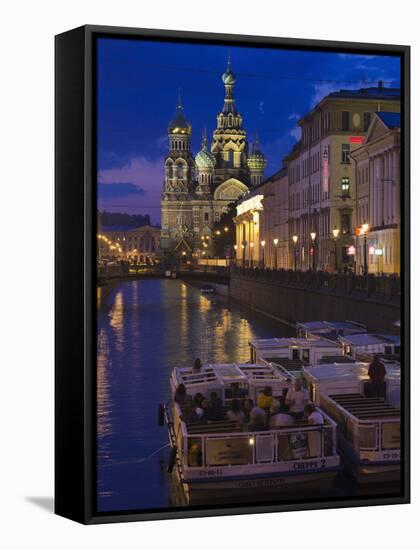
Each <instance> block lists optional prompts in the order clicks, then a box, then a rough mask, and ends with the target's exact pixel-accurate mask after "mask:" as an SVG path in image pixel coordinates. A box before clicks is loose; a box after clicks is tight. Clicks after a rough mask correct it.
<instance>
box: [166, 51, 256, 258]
mask: <svg viewBox="0 0 420 550" xmlns="http://www.w3.org/2000/svg"><path fill="white" fill-rule="evenodd" d="M222 82H223V84H224V87H225V98H224V103H223V108H222V110H221V111H220V112H219V113H218V115H217V127H216V129H215V130H214V132H213V138H212V140H211V143H210V144H209V145H208V143H207V138H206V135H205V133H204V134H203V139H202V148H201V150H200V151H199V152H198V153H197V155H196V156H195V157H194V155H193V153H192V151H191V143H190V141H191V135H192V127H191V125H190V123H189V121H188V120H187V118H186V116H185V114H184V109H183V105H182V102H181V98H179V100H178V105H177V112H176V115H175V117H174V119H173V120H172V121H171V122H170V124H169V127H168V139H169V152H168V154H167V156H166V159H165V180H164V184H163V190H162V195H161V213H162V231H161V249H162V252H163V257H164V260H166V261H192V260H198V259H199V258H201V259H203V258H209V257H212V256H213V245H212V240H213V235H212V229H213V226H214V224H215V223H217V222H218V221H219V220H220V217H221V215H222V214H223V213H225V212H227V211H228V207H229V204H231V203H232V202H236V201H237V200H238V199H239V198H240V197H242V196H244V195H246V194H247V193H248V192H249V190H250V189H252V187H253V186H255V185H257V184H258V183H260V182H261V180H262V178H263V174H264V169H265V166H266V161H265V157H264V155H263V154H262V153H261V151H260V150H259V146H258V143H257V144H256V145H255V146H254V149H253V151H252V153H251V154H249V152H248V142H247V134H246V131H245V129H244V127H243V120H242V115H241V114H240V112H239V111H238V109H237V107H236V101H235V97H234V88H235V85H236V77H235V75H234V73H233V71H232V67H231V62H230V59H229V61H228V65H227V68H226V71H225V72H224V73H223V75H222Z"/></svg>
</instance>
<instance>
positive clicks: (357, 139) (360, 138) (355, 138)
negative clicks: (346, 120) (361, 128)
mask: <svg viewBox="0 0 420 550" xmlns="http://www.w3.org/2000/svg"><path fill="white" fill-rule="evenodd" d="M349 141H350V143H360V145H362V144H363V143H364V141H365V138H364V137H363V136H350V137H349Z"/></svg>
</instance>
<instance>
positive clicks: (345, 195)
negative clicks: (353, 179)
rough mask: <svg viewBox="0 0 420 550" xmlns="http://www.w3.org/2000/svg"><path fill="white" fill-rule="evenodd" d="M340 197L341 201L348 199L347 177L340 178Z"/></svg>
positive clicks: (348, 181) (348, 185)
mask: <svg viewBox="0 0 420 550" xmlns="http://www.w3.org/2000/svg"><path fill="white" fill-rule="evenodd" d="M341 196H342V198H343V199H346V198H349V197H350V178H349V177H348V176H343V177H342V178H341Z"/></svg>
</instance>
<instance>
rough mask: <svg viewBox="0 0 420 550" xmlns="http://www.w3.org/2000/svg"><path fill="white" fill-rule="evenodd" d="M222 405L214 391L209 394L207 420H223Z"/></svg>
mask: <svg viewBox="0 0 420 550" xmlns="http://www.w3.org/2000/svg"><path fill="white" fill-rule="evenodd" d="M223 418H224V414H223V403H222V400H221V399H220V397H219V396H218V395H217V393H216V392H215V391H212V392H211V394H210V401H209V406H208V411H207V419H208V420H212V421H214V422H215V421H217V420H223Z"/></svg>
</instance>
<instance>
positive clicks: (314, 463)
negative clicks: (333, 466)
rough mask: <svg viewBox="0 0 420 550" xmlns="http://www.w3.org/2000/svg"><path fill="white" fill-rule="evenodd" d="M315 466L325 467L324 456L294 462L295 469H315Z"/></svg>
mask: <svg viewBox="0 0 420 550" xmlns="http://www.w3.org/2000/svg"><path fill="white" fill-rule="evenodd" d="M315 468H325V459H324V458H322V459H321V461H319V460H310V461H308V462H295V463H294V464H293V469H294V470H313V469H315Z"/></svg>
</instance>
